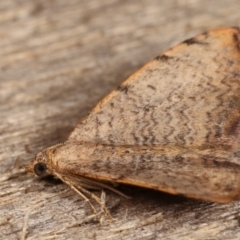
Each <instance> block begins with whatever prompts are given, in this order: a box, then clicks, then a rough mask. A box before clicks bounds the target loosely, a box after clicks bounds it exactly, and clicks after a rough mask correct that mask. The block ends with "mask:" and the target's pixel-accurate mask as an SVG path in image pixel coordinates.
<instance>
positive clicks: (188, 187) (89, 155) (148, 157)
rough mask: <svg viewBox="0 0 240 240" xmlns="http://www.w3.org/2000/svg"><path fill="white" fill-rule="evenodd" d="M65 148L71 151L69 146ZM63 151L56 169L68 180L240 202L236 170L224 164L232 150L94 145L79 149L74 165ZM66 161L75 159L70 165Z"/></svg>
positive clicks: (239, 178) (239, 170) (239, 169)
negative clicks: (64, 157) (61, 161)
mask: <svg viewBox="0 0 240 240" xmlns="http://www.w3.org/2000/svg"><path fill="white" fill-rule="evenodd" d="M67 147H69V150H71V151H72V150H73V149H74V148H75V147H74V146H73V145H69V146H67ZM78 147H79V146H77V148H78ZM66 149H67V148H66V146H64V147H63V150H64V154H66V155H68V156H69V157H70V159H68V161H67V163H63V164H62V169H64V171H63V172H64V173H66V172H68V176H71V175H72V176H81V177H87V178H90V179H92V181H95V182H101V181H107V182H113V183H123V184H130V185H135V186H138V187H145V188H150V189H155V190H159V191H164V192H168V193H172V194H181V195H184V196H188V197H192V198H197V199H202V200H208V201H214V202H230V201H233V200H239V199H240V166H239V165H238V164H236V163H233V162H229V161H228V159H230V158H234V152H224V151H221V150H218V151H216V150H215V149H214V150H212V151H209V150H206V151H205V152H203V151H201V150H187V149H181V150H178V149H176V148H167V149H166V148H161V147H154V148H150V147H148V146H145V147H133V148H132V147H131V148H127V147H115V148H114V147H110V146H109V147H106V146H103V145H98V146H96V147H93V148H92V147H91V146H85V147H83V146H81V149H83V151H82V153H81V157H80V158H81V161H77V156H75V155H74V156H72V155H69V154H68V153H67V152H68V151H66ZM61 157H62V156H61ZM71 157H72V158H73V157H74V158H76V159H75V160H74V161H72V159H71ZM76 162H78V164H77V166H76V164H74V163H76ZM59 170H60V169H59ZM79 174H80V175H79Z"/></svg>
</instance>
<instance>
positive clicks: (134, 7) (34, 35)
mask: <svg viewBox="0 0 240 240" xmlns="http://www.w3.org/2000/svg"><path fill="white" fill-rule="evenodd" d="M239 9H240V1H239V0H161V1H159V0H140V1H139V0H131V1H125V0H101V1H99V0H67V1H65V0H51V1H46V0H34V1H32V0H1V1H0V59H1V61H0V116H1V121H0V143H1V144H0V174H1V175H2V178H0V180H1V179H2V181H0V193H1V192H2V197H3V196H7V198H2V200H1V201H2V205H0V223H1V219H3V222H4V221H5V220H4V219H5V217H6V216H10V218H7V219H13V220H11V221H12V222H11V224H10V225H11V226H13V227H12V228H11V227H9V226H10V225H8V223H9V221H10V220H6V222H7V223H6V224H3V225H1V224H0V230H1V226H2V228H3V230H4V232H5V235H3V236H5V238H2V239H10V238H11V239H16V236H19V235H21V234H22V232H23V230H22V224H23V219H24V216H25V212H26V209H28V207H30V206H32V203H31V201H30V200H29V201H30V202H28V201H27V202H26V195H24V194H23V193H21V194H20V193H19V191H20V190H19V189H22V191H24V192H26V188H28V187H29V186H32V182H31V181H32V177H31V176H30V177H26V176H22V177H20V178H17V177H16V178H11V177H10V178H9V177H8V176H9V175H8V174H9V171H11V169H12V168H13V166H16V165H19V164H20V165H21V164H24V163H27V162H28V161H29V160H30V159H32V158H33V157H34V155H35V154H36V153H37V152H38V151H40V150H42V149H44V148H46V147H49V146H51V145H53V144H56V143H59V142H62V141H65V140H66V139H67V137H68V135H69V134H70V132H71V131H72V130H73V129H74V127H75V126H76V124H77V123H78V122H79V120H80V119H81V118H82V117H84V116H85V115H86V114H87V113H88V112H89V111H90V110H91V109H92V108H93V107H94V105H95V104H96V103H97V102H98V101H99V100H100V99H101V98H102V97H104V96H105V95H106V94H107V93H109V92H110V91H111V90H113V89H114V88H116V87H117V86H118V85H119V84H120V83H121V82H122V81H123V80H125V79H126V78H127V77H128V76H129V75H130V74H131V73H134V71H136V70H137V69H139V68H140V67H141V66H143V65H144V64H145V63H147V62H148V61H150V60H151V59H153V58H154V57H155V56H157V55H158V54H160V53H161V52H162V51H164V50H166V49H167V48H169V47H172V46H174V45H175V44H177V43H179V42H181V41H183V40H185V39H187V38H189V37H192V36H194V35H196V34H198V33H201V32H203V31H206V30H209V29H212V28H216V27H223V26H240V18H239ZM16 179H17V180H16ZM26 179H28V181H29V182H28V183H27V184H26V181H27V180H26ZM35 184H36V189H39V188H41V187H40V186H42V183H39V182H36V183H35ZM26 186H28V187H26ZM51 189H52V187H51V188H50V189H49V192H48V194H51V193H52V190H51ZM32 191H33V193H32V194H30V193H29V194H30V195H29V196H28V199H30V198H31V199H32V201H35V200H33V199H35V198H36V192H34V191H36V190H32ZM20 192H21V191H20ZM30 192H31V191H30ZM43 192H44V191H43ZM7 193H8V194H7ZM6 194H7V195H6ZM42 194H44V193H42ZM70 195H71V194H70ZM0 196H1V195H0ZM16 196H18V197H17V199H16ZM45 197H46V196H45V195H42V198H43V199H44V198H45ZM38 198H39V196H38ZM49 198H50V199H52V195H51V196H50V197H49ZM69 198H70V199H71V196H70V197H69ZM73 198H74V197H73ZM76 199H77V197H76ZM10 202H11V203H10ZM1 206H2V207H1ZM23 206H24V210H20V209H22V207H23ZM52 206H53V208H55V205H54V202H52ZM49 214H50V215H49V216H51V214H52V213H49ZM54 214H55V213H54ZM11 216H12V217H13V216H15V218H11ZM16 216H18V217H16ZM76 218H77V217H76V216H75V219H76ZM35 220H36V219H35ZM44 221H45V220H43V222H44ZM69 221H70V220H69ZM13 223H14V224H13ZM35 223H36V222H33V223H32V224H33V225H31V224H30V226H32V227H29V229H30V230H29V232H31V234H32V235H31V234H30V235H28V236H32V237H36V236H37V231H38V230H39V229H38V230H36V232H35V233H34V230H33V229H34V227H33V226H34V224H35ZM39 224H40V223H39ZM39 226H41V227H42V225H41V224H40V225H39ZM49 226H50V225H49ZM52 227H53V228H54V227H55V228H54V229H58V227H59V226H58V224H56V223H55V225H53V226H52ZM49 231H50V230H49ZM12 232H14V233H12ZM11 234H12V235H11ZM34 234H35V235H34ZM23 235H24V234H23ZM26 236H27V235H26ZM64 236H65V235H64ZM65 237H66V236H65ZM65 237H64V238H65ZM235 237H236V236H235ZM64 238H63V239H64ZM0 239H1V236H0ZM113 239H114V238H113ZM129 239H130V238H129ZM132 239H133V238H132ZM134 239H135V238H134ZM136 239H137V238H136Z"/></svg>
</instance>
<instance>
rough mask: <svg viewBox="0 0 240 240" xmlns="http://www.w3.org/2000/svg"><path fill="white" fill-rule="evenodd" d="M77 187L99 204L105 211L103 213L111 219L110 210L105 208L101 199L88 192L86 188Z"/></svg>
mask: <svg viewBox="0 0 240 240" xmlns="http://www.w3.org/2000/svg"><path fill="white" fill-rule="evenodd" d="M77 187H78V189H79V190H80V191H82V192H83V193H85V194H87V195H89V196H90V197H91V198H92V199H94V200H95V201H96V202H97V203H98V204H99V205H100V207H101V208H102V209H103V210H104V211H105V213H106V214H107V215H108V218H109V219H110V220H112V216H111V214H110V212H109V211H108V210H107V208H106V207H105V204H103V203H102V200H101V199H100V198H99V197H97V196H96V195H95V194H93V193H91V192H89V191H88V190H86V189H85V188H83V187H81V186H77Z"/></svg>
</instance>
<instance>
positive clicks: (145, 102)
mask: <svg viewBox="0 0 240 240" xmlns="http://www.w3.org/2000/svg"><path fill="white" fill-rule="evenodd" d="M239 39H240V32H239V29H237V28H227V29H219V30H213V31H210V32H206V33H204V34H201V35H198V36H196V37H195V38H192V39H189V40H187V41H185V42H183V43H181V44H180V45H177V46H176V47H174V48H172V49H170V50H168V51H166V52H164V53H163V54H162V55H160V56H158V57H157V58H156V59H154V60H153V61H151V62H150V63H148V64H147V65H145V66H144V67H143V68H142V69H140V70H139V71H138V72H136V73H135V74H133V75H132V76H131V77H130V78H129V79H127V80H126V81H125V82H124V83H123V84H122V85H121V86H120V87H119V88H118V89H117V90H115V91H113V92H112V93H111V94H109V95H108V96H107V97H106V98H104V99H103V100H102V101H101V102H100V103H99V104H98V105H97V106H96V107H95V108H94V109H93V111H91V113H90V114H89V115H88V116H87V117H86V118H85V119H84V120H83V121H82V122H81V123H80V124H79V125H78V126H77V127H76V128H75V130H74V131H73V132H72V134H71V135H70V137H69V141H73V140H74V141H75V140H76V141H85V142H92V143H102V144H111V145H134V146H136V145H168V146H169V145H177V146H184V147H192V146H195V147H196V146H198V147H204V148H206V147H207V148H208V147H209V148H211V147H212V146H216V145H217V144H220V143H223V144H229V141H230V145H231V144H232V143H231V140H230V139H229V136H230V135H234V134H235V131H234V130H232V126H235V125H236V122H238V120H239V119H240V111H239V109H240V97H239V96H240V95H239V93H240V91H239V90H240V89H239V88H240V40H239ZM236 134H237V133H236Z"/></svg>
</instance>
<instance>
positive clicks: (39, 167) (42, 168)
mask: <svg viewBox="0 0 240 240" xmlns="http://www.w3.org/2000/svg"><path fill="white" fill-rule="evenodd" d="M34 172H35V173H36V175H38V176H39V177H42V176H44V175H46V173H47V166H46V164H45V163H41V162H39V163H36V164H35V165H34Z"/></svg>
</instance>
